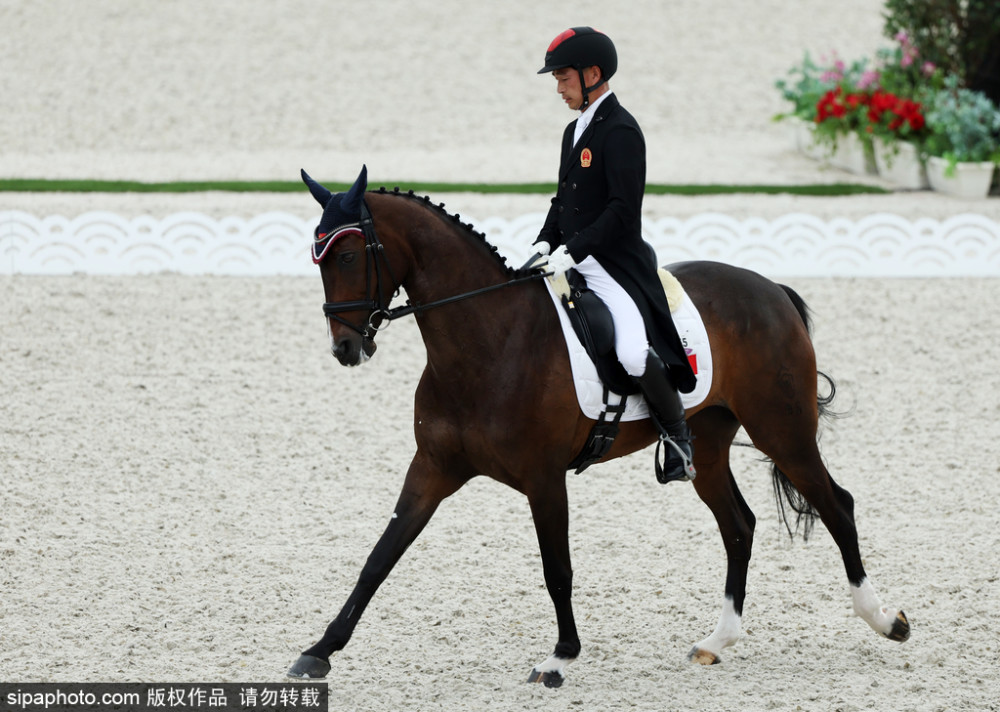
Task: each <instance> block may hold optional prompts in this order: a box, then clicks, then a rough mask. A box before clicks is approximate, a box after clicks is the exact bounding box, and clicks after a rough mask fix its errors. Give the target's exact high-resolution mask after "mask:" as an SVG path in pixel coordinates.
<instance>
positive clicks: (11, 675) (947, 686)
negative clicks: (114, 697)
mask: <svg viewBox="0 0 1000 712" xmlns="http://www.w3.org/2000/svg"><path fill="white" fill-rule="evenodd" d="M792 286H794V287H795V288H797V289H798V290H799V291H800V292H801V294H802V295H803V297H804V298H805V299H806V300H807V301H808V302H809V303H810V304H811V306H812V308H813V309H814V310H815V317H816V332H815V341H816V346H817V350H818V352H819V364H820V367H821V368H822V369H823V370H825V371H826V372H828V373H829V374H830V375H832V376H833V377H834V378H835V379H837V382H838V384H839V387H840V396H839V405H840V406H841V408H842V409H846V410H850V411H851V415H850V417H847V418H845V419H842V420H840V421H837V422H836V423H835V425H834V426H832V427H830V428H828V429H827V430H826V432H825V434H824V437H823V450H824V454H825V457H826V458H827V460H828V462H829V465H830V468H831V471H832V472H833V474H834V477H835V478H836V479H837V480H838V482H840V483H841V484H842V485H843V486H845V487H847V488H848V489H849V490H850V491H851V492H852V493H853V494H854V496H855V499H856V501H857V521H858V526H859V530H860V536H861V545H862V552H863V554H864V557H865V564H866V567H867V569H868V571H869V574H870V575H871V576H872V578H873V580H874V581H875V582H876V584H877V585H878V587H879V589H880V590H881V592H882V594H883V599H884V601H885V602H886V604H887V605H890V606H900V607H902V608H903V609H904V610H905V611H906V612H907V614H908V615H909V616H910V620H911V623H912V625H913V636H912V639H911V640H910V641H909V642H907V643H905V644H902V645H899V644H896V643H892V642H889V641H886V640H884V639H881V638H879V637H878V636H877V635H876V634H875V633H873V632H872V631H871V630H870V629H869V628H868V627H867V626H866V625H865V624H864V623H863V622H862V621H861V620H860V619H857V618H855V617H853V616H852V614H851V607H850V601H849V598H848V596H847V584H846V580H845V578H844V574H843V567H842V565H841V562H840V557H839V554H838V552H837V551H836V548H835V546H834V545H833V543H832V539H831V538H830V537H829V535H828V534H827V533H826V531H825V530H824V529H822V527H820V528H818V529H817V531H816V533H815V535H814V536H813V538H812V539H810V541H809V542H808V543H806V544H803V543H802V542H801V540H796V541H795V542H789V540H788V537H787V534H786V533H785V532H784V530H783V528H782V527H781V526H780V524H779V521H778V518H777V514H776V511H775V506H774V503H773V501H772V499H771V493H770V483H769V476H768V474H767V470H766V467H765V466H764V465H763V464H762V463H760V462H758V461H757V459H756V458H757V455H756V454H755V453H753V452H752V451H749V450H744V449H737V451H736V452H735V453H734V464H733V469H734V473H735V475H736V477H737V479H738V481H739V482H740V483H741V486H742V488H743V491H744V493H745V495H746V498H747V500H748V502H749V504H750V506H751V507H752V508H753V509H754V511H755V512H756V513H757V515H758V519H759V522H758V529H757V537H756V547H755V552H754V553H755V558H754V559H753V561H752V562H751V570H750V580H749V587H748V599H747V609H746V618H745V624H746V635H745V636H744V638H743V639H742V641H741V642H739V643H738V644H737V645H736V646H735V648H733V649H731V650H730V651H728V652H727V654H726V655H725V656H724V661H723V663H722V665H720V666H715V667H712V668H702V667H700V666H691V665H689V664H688V663H687V662H686V661H685V659H684V656H685V655H686V653H687V651H688V649H689V647H690V646H691V645H692V644H693V643H694V642H695V641H697V640H700V639H701V638H702V637H704V636H705V635H707V634H708V633H709V632H710V631H711V629H712V628H713V627H714V625H715V621H716V617H717V614H718V609H719V606H720V605H721V597H722V586H723V582H724V577H725V568H724V559H723V551H722V546H721V541H720V540H719V536H718V531H717V529H716V525H715V522H714V519H713V518H712V516H711V513H710V512H709V510H708V509H707V508H706V507H704V506H703V505H702V504H701V503H700V501H699V500H698V499H697V497H696V496H695V494H694V491H693V489H692V488H691V487H689V486H685V485H680V484H674V485H670V486H668V487H661V486H659V485H657V484H656V482H655V480H654V477H653V473H652V462H651V453H650V452H649V451H645V452H642V453H639V454H637V455H634V456H631V457H628V458H625V459H622V460H619V461H617V462H615V463H611V464H606V465H601V466H595V467H594V468H592V469H591V470H590V471H588V472H587V473H586V474H585V475H583V476H580V477H570V479H569V487H570V502H571V541H572V546H573V555H574V566H575V570H576V580H575V590H576V594H575V607H576V613H577V617H578V622H579V627H580V632H581V637H582V639H583V646H584V648H583V653H582V655H581V658H580V660H579V661H578V662H576V663H575V664H573V665H572V666H570V670H569V678H568V681H567V683H566V685H565V686H564V688H563V689H562V690H561V691H558V692H554V691H550V690H544V689H538V688H537V687H534V686H528V685H525V684H523V680H524V679H526V677H527V673H528V671H529V670H530V668H531V666H532V665H534V664H536V663H539V662H541V660H542V659H543V658H544V657H545V656H546V655H547V654H548V653H549V652H550V650H551V647H552V645H553V644H554V638H555V621H554V615H553V613H552V608H551V603H550V602H549V599H548V594H547V593H546V591H545V589H544V586H543V582H542V574H541V566H540V562H539V559H538V554H537V546H536V544H535V540H534V532H533V529H532V526H531V522H530V515H529V512H528V507H527V503H526V501H525V500H524V499H523V498H522V497H521V496H520V495H518V494H516V493H515V492H513V491H512V490H509V489H507V488H505V487H503V486H501V485H498V484H495V483H493V482H491V481H485V480H475V481H473V482H472V483H471V484H470V485H468V486H467V487H466V488H465V489H463V490H461V491H460V492H459V493H458V494H456V495H455V496H454V497H452V498H451V499H449V500H447V501H446V502H445V503H444V504H443V505H442V507H441V509H440V510H439V512H438V514H437V515H436V516H435V518H434V519H433V520H432V521H431V523H430V525H429V526H428V528H427V530H426V531H425V532H424V534H423V535H422V536H421V538H420V539H418V541H417V543H416V544H415V545H414V546H413V547H412V549H411V550H410V551H409V552H408V553H407V555H406V556H405V557H404V559H403V561H402V562H401V563H400V565H399V566H398V567H397V569H396V570H395V571H394V572H393V574H392V575H391V576H390V578H389V580H388V581H387V582H386V584H385V585H384V587H383V589H382V590H381V591H380V592H379V594H378V595H377V596H376V598H375V599H374V601H373V602H372V604H371V606H370V608H369V610H368V611H367V613H366V616H365V618H364V619H363V620H362V623H361V625H360V626H359V628H358V630H357V633H356V635H355V637H354V639H353V640H352V642H351V643H350V645H349V646H348V647H347V648H346V649H345V651H343V653H342V654H338V655H337V656H335V658H334V659H333V673H332V676H331V678H330V683H331V690H332V691H333V699H334V700H335V701H336V704H335V705H334V706H333V708H334V709H345V710H346V709H372V710H376V709H449V710H450V709H485V708H486V707H487V706H489V707H490V708H491V709H503V710H507V709H510V710H515V709H523V708H527V707H534V706H536V705H545V706H546V708H550V709H567V710H570V709H579V708H584V709H626V708H635V709H643V710H657V709H699V710H700V709H705V710H714V709H727V710H729V709H731V710H743V709H752V710H757V709H760V710H763V709H797V708H799V707H801V708H802V709H809V710H829V709H901V710H902V709H909V710H936V709H949V710H954V709H961V710H983V709H990V708H991V707H990V705H995V703H996V699H997V697H996V692H997V689H998V682H1000V678H998V674H997V665H996V656H997V639H996V630H997V627H998V624H1000V615H998V613H997V601H998V591H997V574H996V566H995V561H996V558H995V557H996V551H997V546H998V544H1000V542H998V536H1000V535H998V533H997V526H996V524H997V516H996V502H997V500H998V496H1000V484H998V482H1000V480H998V477H997V462H998V455H1000V447H998V445H997V438H996V437H995V436H996V432H995V430H996V426H995V422H996V421H997V416H998V407H997V404H996V398H995V395H996V385H997V376H996V370H995V366H994V362H993V360H992V359H991V358H989V357H988V354H991V353H993V352H994V351H995V350H996V349H997V347H998V346H1000V343H998V340H1000V337H998V336H997V335H998V334H1000V323H998V322H1000V319H998V317H997V314H996V312H995V310H983V309H978V308H974V307H973V306H972V305H975V304H983V303H986V302H988V301H989V299H990V298H991V296H992V295H993V294H994V293H995V284H993V283H992V282H990V281H987V280H978V281H976V280H972V281H968V280H947V281H938V280H906V281H896V282H887V283H880V282H876V281H873V280H802V281H799V282H793V283H792ZM0 294H2V295H3V304H4V309H3V315H4V317H3V321H2V322H0V323H2V325H3V327H2V332H0V339H2V340H0V343H2V351H0V359H2V362H3V369H2V371H0V387H2V390H3V393H4V399H3V400H2V401H0V417H2V421H0V422H2V423H3V428H2V430H0V434H2V439H0V447H2V453H0V455H2V461H3V467H4V496H3V498H2V500H0V584H2V586H3V592H4V595H3V606H2V608H0V630H2V631H3V632H2V636H3V637H2V641H3V643H2V645H0V679H3V680H5V681H31V680H53V681H67V682H69V681H80V680H92V681H104V680H143V681H184V680H190V681H194V680H199V681H200V680H222V681H227V680H231V681H268V680H277V679H280V677H281V675H282V674H283V672H284V670H285V668H286V667H287V665H289V664H290V663H291V662H292V660H294V658H295V657H296V656H297V654H298V652H299V650H300V649H301V648H302V647H303V646H305V645H308V644H310V643H311V642H313V639H314V638H316V637H318V636H319V634H320V633H321V632H322V629H323V628H324V627H325V625H326V623H327V622H328V620H329V619H331V618H332V617H333V615H334V614H335V613H336V611H337V610H338V609H339V607H340V605H341V604H342V603H343V601H344V600H345V598H346V595H347V593H348V592H349V590H350V588H351V586H353V583H354V581H355V579H356V577H357V574H358V572H359V571H360V568H361V566H362V564H363V562H364V559H365V557H366V556H367V554H368V551H369V549H370V547H371V546H372V545H373V544H374V542H375V540H376V538H377V536H378V535H379V534H380V533H381V530H382V528H383V526H384V524H385V522H386V521H387V518H388V516H389V514H390V513H391V511H392V507H393V504H394V502H395V498H396V495H397V494H398V489H399V487H400V485H401V482H402V475H403V472H404V471H405V469H406V466H407V464H408V462H409V458H410V456H411V454H412V452H413V448H414V446H413V442H412V434H411V430H410V427H409V423H410V418H411V417H412V400H411V393H412V391H413V389H414V387H415V385H416V381H417V379H418V377H419V373H420V371H421V369H422V366H423V362H424V353H423V346H422V342H421V340H420V336H419V332H418V331H417V330H416V327H415V324H414V323H413V322H412V321H410V320H407V321H403V322H399V323H397V324H395V325H394V326H393V327H392V328H391V329H389V330H388V331H386V332H385V334H383V336H382V337H380V348H379V351H378V353H377V354H376V356H375V358H374V359H373V360H372V361H371V362H370V363H368V364H366V365H365V366H363V367H360V368H357V369H344V368H342V367H340V366H339V365H336V364H335V362H334V361H333V359H332V358H330V356H329V355H328V354H327V353H326V336H325V333H324V327H323V324H322V318H321V316H320V314H319V310H318V305H319V302H320V300H321V296H320V294H321V290H320V285H319V282H318V279H308V278H298V279H296V278H282V279H239V278H214V279H212V278H194V277H189V278H185V277H175V276H163V277H151V278H139V277H136V278H93V277H91V278H83V277H76V278H72V277H71V278H32V277H15V278H4V279H3V281H2V282H0ZM944 295H947V298H942V296H944ZM956 309H958V310H959V313H961V314H962V315H963V318H961V319H956V318H955V313H956ZM931 325H933V332H934V334H935V338H932V339H929V338H928V333H929V332H931V331H932V328H931Z"/></svg>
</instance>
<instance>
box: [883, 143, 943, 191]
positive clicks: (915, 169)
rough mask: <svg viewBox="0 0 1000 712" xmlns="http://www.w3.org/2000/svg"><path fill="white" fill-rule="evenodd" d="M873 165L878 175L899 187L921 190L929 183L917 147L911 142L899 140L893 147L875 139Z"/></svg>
mask: <svg viewBox="0 0 1000 712" xmlns="http://www.w3.org/2000/svg"><path fill="white" fill-rule="evenodd" d="M875 165H876V166H878V174H879V175H880V176H882V177H883V178H885V179H886V180H887V181H889V182H890V183H892V184H893V185H898V186H899V187H900V188H910V189H913V190H923V189H924V188H927V187H928V186H929V185H930V184H929V183H928V182H927V171H926V169H925V168H924V165H923V163H922V162H921V161H920V155H919V154H918V153H917V147H916V146H914V145H913V144H912V143H906V142H905V141H901V142H897V143H896V144H895V146H894V147H893V146H887V145H886V144H885V143H883V142H882V141H880V140H879V139H875Z"/></svg>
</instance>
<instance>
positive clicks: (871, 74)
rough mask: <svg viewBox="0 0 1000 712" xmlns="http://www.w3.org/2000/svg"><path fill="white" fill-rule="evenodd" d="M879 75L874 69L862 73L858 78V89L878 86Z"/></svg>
mask: <svg viewBox="0 0 1000 712" xmlns="http://www.w3.org/2000/svg"><path fill="white" fill-rule="evenodd" d="M878 78H879V73H878V72H877V71H876V70H874V69H868V70H866V71H864V72H862V73H861V76H860V77H859V78H858V89H868V88H870V87H873V86H875V85H877V84H878Z"/></svg>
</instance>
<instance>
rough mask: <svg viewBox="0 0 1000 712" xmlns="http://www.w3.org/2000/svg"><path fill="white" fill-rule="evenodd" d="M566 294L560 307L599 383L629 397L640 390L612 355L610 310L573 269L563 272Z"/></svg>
mask: <svg viewBox="0 0 1000 712" xmlns="http://www.w3.org/2000/svg"><path fill="white" fill-rule="evenodd" d="M566 282H567V285H568V290H567V291H565V292H563V293H562V297H561V299H562V305H563V309H565V310H566V314H567V315H568V316H569V322H570V324H572V325H573V331H574V332H576V335H577V338H579V339H580V343H581V344H583V347H584V348H585V349H586V351H587V355H588V356H590V359H591V360H592V361H593V362H594V366H595V367H596V368H597V375H598V376H600V378H601V382H602V383H604V385H605V386H606V387H607V388H608V389H610V390H611V391H612V392H614V393H618V394H620V395H623V396H629V395H632V394H634V393H638V392H639V387H638V386H637V385H636V384H635V381H633V380H632V378H631V376H629V375H628V373H626V372H625V369H624V368H623V367H622V365H621V363H620V362H619V361H618V356H617V354H616V353H615V323H614V321H613V320H612V318H611V310H610V309H608V307H607V305H606V304H605V303H604V302H602V301H601V300H600V299H599V298H598V296H597V295H596V294H594V293H593V292H592V291H591V290H590V289H589V288H588V287H587V280H585V279H584V278H583V276H582V275H581V274H580V273H579V272H577V271H576V270H575V269H570V270H568V271H567V272H566Z"/></svg>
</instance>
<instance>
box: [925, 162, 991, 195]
mask: <svg viewBox="0 0 1000 712" xmlns="http://www.w3.org/2000/svg"><path fill="white" fill-rule="evenodd" d="M993 169H994V165H993V163H992V161H985V162H982V163H958V164H957V165H956V166H955V173H954V175H951V176H949V175H946V174H945V173H946V171H947V170H948V161H947V160H946V159H944V158H938V157H937V156H931V157H930V158H928V159H927V179H928V181H930V184H931V188H933V189H934V190H936V191H938V192H940V193H945V194H946V195H952V196H954V197H956V198H985V197H986V196H987V195H988V194H989V192H990V183H991V182H992V181H993Z"/></svg>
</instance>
